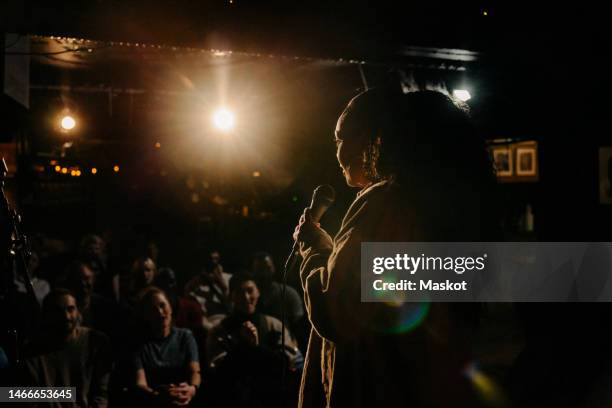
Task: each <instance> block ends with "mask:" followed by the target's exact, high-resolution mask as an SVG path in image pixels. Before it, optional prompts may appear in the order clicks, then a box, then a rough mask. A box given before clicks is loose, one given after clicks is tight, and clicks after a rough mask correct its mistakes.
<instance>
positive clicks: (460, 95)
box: [453, 89, 472, 102]
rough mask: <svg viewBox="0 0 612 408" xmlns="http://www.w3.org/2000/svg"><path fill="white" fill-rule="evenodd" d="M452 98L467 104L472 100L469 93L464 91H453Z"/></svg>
mask: <svg viewBox="0 0 612 408" xmlns="http://www.w3.org/2000/svg"><path fill="white" fill-rule="evenodd" d="M453 96H454V97H455V98H457V99H459V100H460V101H463V102H467V101H469V100H470V99H472V95H470V92H469V91H467V90H465V89H455V90H454V91H453Z"/></svg>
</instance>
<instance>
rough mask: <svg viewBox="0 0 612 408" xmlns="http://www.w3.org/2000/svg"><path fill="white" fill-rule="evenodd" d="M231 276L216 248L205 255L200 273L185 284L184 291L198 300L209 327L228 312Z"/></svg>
mask: <svg viewBox="0 0 612 408" xmlns="http://www.w3.org/2000/svg"><path fill="white" fill-rule="evenodd" d="M231 276H232V275H231V274H229V273H227V272H225V271H224V269H223V265H222V264H221V255H220V254H219V251H216V250H215V251H211V252H209V253H208V254H207V255H206V256H205V259H204V262H203V265H202V267H201V269H200V273H198V275H196V276H194V277H193V278H192V279H191V280H190V281H189V282H187V284H186V285H185V288H184V290H183V293H184V294H185V296H191V297H193V298H194V299H196V300H197V301H198V303H199V304H200V306H201V308H202V313H203V314H204V325H205V327H206V328H208V329H210V328H212V327H213V326H214V325H215V324H216V322H218V321H219V320H220V318H222V317H223V316H224V315H225V314H227V312H228V308H229V300H228V294H229V280H230V277H231Z"/></svg>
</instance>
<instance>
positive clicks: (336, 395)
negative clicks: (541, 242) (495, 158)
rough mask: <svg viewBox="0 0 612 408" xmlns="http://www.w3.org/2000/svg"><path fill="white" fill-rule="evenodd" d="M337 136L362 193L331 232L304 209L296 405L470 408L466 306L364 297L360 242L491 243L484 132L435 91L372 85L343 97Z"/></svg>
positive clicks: (299, 232) (490, 181) (342, 158)
mask: <svg viewBox="0 0 612 408" xmlns="http://www.w3.org/2000/svg"><path fill="white" fill-rule="evenodd" d="M335 143H336V147H337V149H336V150H337V151H336V155H337V158H338V162H339V164H340V167H341V168H342V172H343V174H344V177H345V179H346V182H347V184H348V185H349V186H352V187H356V188H359V189H360V191H359V193H358V194H357V197H356V198H355V200H354V202H353V203H352V204H351V206H350V208H349V209H348V211H347V212H346V215H345V217H344V219H343V221H342V225H341V227H340V230H339V231H338V233H337V234H336V236H335V238H333V239H332V238H331V237H330V236H329V235H328V234H327V233H326V232H325V231H324V230H323V229H321V227H320V226H319V225H318V224H315V223H313V222H312V220H311V217H310V213H309V211H308V210H306V211H305V213H304V214H303V215H302V217H301V219H300V222H299V225H298V226H297V227H296V231H295V233H294V239H297V240H298V241H299V244H300V245H299V248H300V253H301V255H302V257H303V261H302V265H301V268H300V269H301V270H300V274H301V280H302V285H303V287H304V292H305V293H304V297H305V303H306V308H307V312H308V316H309V319H310V321H311V323H312V326H313V329H312V332H311V335H310V340H309V344H308V352H307V356H306V361H305V367H304V374H303V377H302V387H301V391H300V406H301V407H334V408H336V407H374V406H380V407H383V406H385V407H404V406H415V407H424V406H426V407H446V406H453V407H457V406H470V407H473V406H478V403H477V402H476V400H477V398H476V396H475V395H474V394H473V391H472V390H473V389H474V387H473V386H472V384H470V383H469V380H468V376H467V375H466V367H469V364H470V355H469V352H468V347H467V341H466V338H465V337H466V331H467V323H466V321H467V319H466V316H465V315H466V314H467V313H465V312H468V311H470V306H471V305H468V306H467V307H463V306H462V305H449V304H444V303H437V304H422V303H405V304H403V305H402V306H401V307H397V306H392V305H389V304H386V303H362V302H361V301H360V253H361V252H360V250H361V243H362V242H370V241H379V242H383V241H400V242H404V241H417V242H418V241H484V240H488V239H489V238H490V237H491V236H492V234H493V232H494V229H495V228H494V227H495V222H494V220H493V217H492V214H491V210H490V209H491V201H492V200H491V196H492V191H493V188H494V187H493V186H494V183H495V178H494V174H493V170H492V165H491V161H490V159H489V156H488V153H487V150H486V148H485V144H484V141H483V140H482V139H481V138H479V137H477V134H476V131H475V130H474V128H473V126H472V124H471V122H470V120H469V118H468V115H467V113H466V112H465V111H464V110H463V109H462V108H461V107H459V106H458V105H457V104H455V103H454V102H453V101H452V100H451V99H450V98H448V97H447V96H445V95H443V94H441V93H438V92H432V91H422V92H414V93H409V94H401V93H399V92H398V93H393V92H389V91H383V90H376V89H375V90H370V91H367V92H364V93H362V94H360V95H358V96H356V97H355V98H354V99H353V100H351V102H350V103H349V104H348V106H347V108H346V109H345V110H344V112H343V113H342V115H341V116H340V118H339V120H338V124H337V127H336V131H335ZM460 306H461V307H460ZM421 318H422V321H421V320H420V319H421ZM419 322H420V324H419Z"/></svg>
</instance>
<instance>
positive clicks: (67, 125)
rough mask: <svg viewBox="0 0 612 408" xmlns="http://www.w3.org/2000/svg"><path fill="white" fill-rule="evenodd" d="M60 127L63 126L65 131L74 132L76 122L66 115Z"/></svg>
mask: <svg viewBox="0 0 612 408" xmlns="http://www.w3.org/2000/svg"><path fill="white" fill-rule="evenodd" d="M60 125H61V126H62V129H64V130H72V129H74V127H75V126H76V121H75V120H74V118H73V117H72V116H70V115H66V116H64V117H63V118H62V121H61V122H60Z"/></svg>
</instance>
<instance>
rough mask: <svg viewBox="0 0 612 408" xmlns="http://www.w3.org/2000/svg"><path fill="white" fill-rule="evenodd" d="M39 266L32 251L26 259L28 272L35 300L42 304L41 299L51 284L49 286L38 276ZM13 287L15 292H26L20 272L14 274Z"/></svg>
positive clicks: (38, 259) (37, 258) (35, 254)
mask: <svg viewBox="0 0 612 408" xmlns="http://www.w3.org/2000/svg"><path fill="white" fill-rule="evenodd" d="M39 267H40V258H39V257H38V254H37V253H36V252H32V253H31V254H30V258H29V259H28V272H29V273H30V278H31V280H32V288H33V289H34V294H35V295H36V300H37V301H38V303H39V304H42V302H43V299H44V298H45V296H47V294H48V293H49V291H50V290H51V286H49V282H47V281H46V280H45V279H43V278H41V277H40V276H39ZM15 287H16V288H17V292H19V293H23V294H25V293H27V291H26V287H25V283H24V281H23V277H22V276H21V274H16V276H15Z"/></svg>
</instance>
